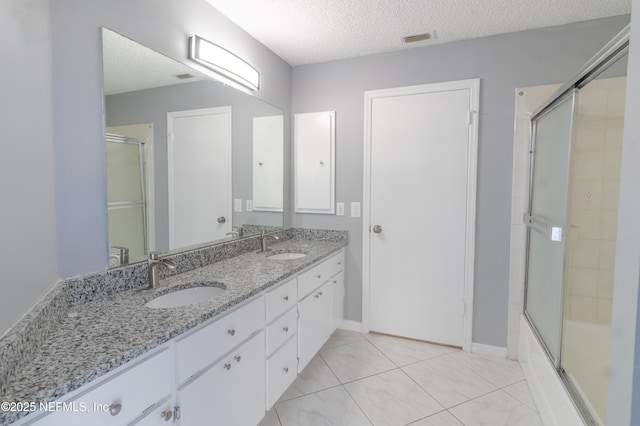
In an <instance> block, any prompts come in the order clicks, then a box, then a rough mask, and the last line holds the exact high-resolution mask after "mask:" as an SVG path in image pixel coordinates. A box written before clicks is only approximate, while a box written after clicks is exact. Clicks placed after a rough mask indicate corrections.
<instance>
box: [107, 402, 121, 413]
mask: <svg viewBox="0 0 640 426" xmlns="http://www.w3.org/2000/svg"><path fill="white" fill-rule="evenodd" d="M120 411H122V404H120V403H119V402H115V403H113V404H111V405H110V406H109V414H111V415H112V416H117V415H118V414H120Z"/></svg>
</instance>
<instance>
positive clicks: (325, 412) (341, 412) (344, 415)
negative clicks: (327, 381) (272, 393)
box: [276, 386, 371, 426]
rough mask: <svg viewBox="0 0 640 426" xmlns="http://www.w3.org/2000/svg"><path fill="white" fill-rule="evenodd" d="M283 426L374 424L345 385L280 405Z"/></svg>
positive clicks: (356, 425) (279, 413) (277, 408)
mask: <svg viewBox="0 0 640 426" xmlns="http://www.w3.org/2000/svg"><path fill="white" fill-rule="evenodd" d="M276 410H277V412H278V416H279V417H280V421H281V422H282V426H316V425H322V426H325V425H337V426H341V425H344V426H359V425H371V422H369V420H367V418H366V416H365V415H364V414H363V413H362V410H360V408H358V405H357V404H356V403H355V402H354V401H353V399H351V397H350V396H349V394H348V393H347V391H346V390H344V388H343V387H342V386H339V387H335V388H331V389H326V390H323V391H320V392H316V393H313V394H311V395H306V396H301V397H300V398H296V399H292V400H289V401H285V402H280V403H278V404H276Z"/></svg>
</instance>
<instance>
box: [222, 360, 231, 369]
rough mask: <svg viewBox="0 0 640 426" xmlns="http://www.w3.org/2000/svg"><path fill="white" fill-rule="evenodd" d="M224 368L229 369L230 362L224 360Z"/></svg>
mask: <svg viewBox="0 0 640 426" xmlns="http://www.w3.org/2000/svg"><path fill="white" fill-rule="evenodd" d="M224 368H225V370H231V363H229V362H225V363H224Z"/></svg>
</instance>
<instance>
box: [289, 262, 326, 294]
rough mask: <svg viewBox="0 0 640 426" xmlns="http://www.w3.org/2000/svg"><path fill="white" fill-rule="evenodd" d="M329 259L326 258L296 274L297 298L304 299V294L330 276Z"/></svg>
mask: <svg viewBox="0 0 640 426" xmlns="http://www.w3.org/2000/svg"><path fill="white" fill-rule="evenodd" d="M329 260H330V259H327V260H325V261H323V262H322V263H320V264H318V265H316V266H314V267H313V268H311V269H309V270H308V271H306V272H303V273H302V274H300V275H298V299H304V297H305V296H306V295H308V294H309V293H311V292H312V291H313V290H315V289H316V288H318V287H320V286H321V285H322V284H324V283H325V282H326V281H327V280H328V279H329V278H330V277H331V271H333V265H332V264H331V263H330V262H329Z"/></svg>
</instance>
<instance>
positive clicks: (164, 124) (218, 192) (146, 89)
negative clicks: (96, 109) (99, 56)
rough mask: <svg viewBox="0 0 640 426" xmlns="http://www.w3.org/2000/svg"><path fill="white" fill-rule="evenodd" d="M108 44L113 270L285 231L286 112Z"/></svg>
mask: <svg viewBox="0 0 640 426" xmlns="http://www.w3.org/2000/svg"><path fill="white" fill-rule="evenodd" d="M102 38H103V68H104V95H105V97H104V104H105V132H106V133H105V143H106V157H107V160H106V161H107V193H108V220H109V255H110V259H109V266H110V267H115V266H119V265H123V264H127V263H133V262H136V261H141V260H144V259H145V258H146V255H147V254H148V253H149V252H165V253H166V252H176V251H183V250H186V249H192V248H194V247H197V246H202V245H208V244H212V243H216V242H223V241H229V240H231V239H237V238H244V237H247V236H251V235H255V234H256V233H259V232H260V231H261V230H263V229H269V230H271V229H277V228H281V227H282V226H283V209H282V206H283V198H282V195H283V161H282V159H283V156H284V152H283V113H282V111H281V110H279V109H277V108H275V107H273V106H271V105H269V104H267V103H265V102H263V101H261V100H259V99H256V98H254V97H253V96H250V95H248V94H246V93H243V92H241V91H239V90H237V89H234V88H232V87H229V86H227V85H224V84H223V83H221V82H218V81H216V80H214V79H213V78H211V77H209V76H208V75H205V74H203V73H201V72H199V71H198V70H196V69H194V68H191V67H189V66H186V65H184V64H182V63H180V62H177V61H175V60H173V59H171V58H168V57H166V56H164V55H162V54H160V53H158V52H155V51H153V50H152V49H149V48H147V47H145V46H142V45H141V44H139V43H137V42H135V41H133V40H130V39H128V38H126V37H123V36H122V35H120V34H118V33H115V32H113V31H111V30H109V29H106V28H103V30H102ZM185 43H186V41H185ZM265 147H266V149H267V151H268V155H265ZM254 163H255V164H254ZM254 200H256V203H255V204H254ZM254 206H255V208H254Z"/></svg>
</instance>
